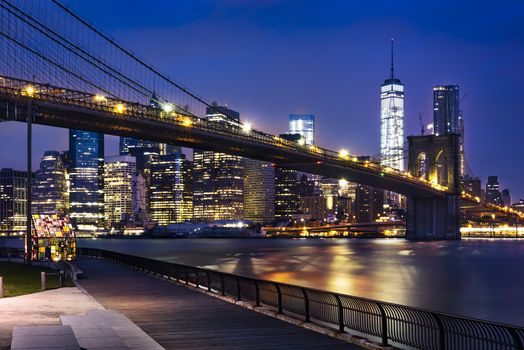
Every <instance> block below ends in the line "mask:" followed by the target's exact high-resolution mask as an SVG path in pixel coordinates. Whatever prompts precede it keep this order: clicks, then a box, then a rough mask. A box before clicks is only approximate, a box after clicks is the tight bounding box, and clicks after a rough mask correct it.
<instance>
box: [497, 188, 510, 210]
mask: <svg viewBox="0 0 524 350" xmlns="http://www.w3.org/2000/svg"><path fill="white" fill-rule="evenodd" d="M500 201H501V204H502V205H503V206H505V207H510V206H511V194H510V193H509V190H508V189H507V188H505V189H503V190H502V192H500Z"/></svg>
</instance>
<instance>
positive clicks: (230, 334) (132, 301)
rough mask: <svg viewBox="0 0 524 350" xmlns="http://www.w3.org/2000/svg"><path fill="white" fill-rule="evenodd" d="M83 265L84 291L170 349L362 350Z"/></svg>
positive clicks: (98, 265)
mask: <svg viewBox="0 0 524 350" xmlns="http://www.w3.org/2000/svg"><path fill="white" fill-rule="evenodd" d="M78 265H79V266H80V268H81V269H82V270H83V271H84V275H85V278H83V279H81V280H79V284H80V285H81V286H82V287H84V288H85V289H86V290H87V291H88V292H89V293H91V295H93V296H94V297H95V298H96V299H97V300H98V301H99V302H100V303H101V304H102V305H104V306H105V307H106V308H110V309H115V310H118V311H119V312H121V313H122V314H124V315H125V316H127V317H128V318H129V319H131V320H132V321H133V322H135V323H136V324H137V325H138V326H139V327H140V328H142V329H143V330H144V331H145V332H146V333H148V334H149V335H150V336H151V337H153V338H154V339H155V340H156V341H157V342H158V343H160V344H161V345H162V346H164V347H165V348H166V349H250V350H252V349H361V348H360V347H358V346H355V345H351V344H347V343H345V342H342V341H340V340H337V339H333V338H330V337H328V336H324V335H321V334H318V333H315V332H313V331H309V330H307V329H303V328H300V327H298V326H295V325H291V324H288V323H286V322H283V321H280V320H277V319H274V318H271V317H269V316H265V315H262V314H259V313H257V312H253V311H251V310H247V309H244V308H242V307H240V306H237V305H233V304H230V303H227V302H225V301H222V300H219V299H216V298H213V297H210V296H206V295H204V294H201V293H198V292H195V291H192V290H190V289H188V288H185V287H183V286H179V285H176V284H174V283H171V282H169V281H165V280H162V279H157V278H154V277H151V276H147V275H145V274H143V273H140V272H138V271H135V270H132V269H128V268H125V267H122V266H120V265H117V264H113V263H109V262H105V261H101V260H97V259H90V258H82V259H79V261H78Z"/></svg>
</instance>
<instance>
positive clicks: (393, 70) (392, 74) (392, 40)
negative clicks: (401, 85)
mask: <svg viewBox="0 0 524 350" xmlns="http://www.w3.org/2000/svg"><path fill="white" fill-rule="evenodd" d="M393 43H394V39H393V38H391V79H393V77H394V73H395V68H394V66H393V63H394V61H393Z"/></svg>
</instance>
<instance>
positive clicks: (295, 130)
mask: <svg viewBox="0 0 524 350" xmlns="http://www.w3.org/2000/svg"><path fill="white" fill-rule="evenodd" d="M289 132H290V133H291V134H299V135H301V136H304V138H305V139H306V145H314V144H315V116H314V115H313V114H290V115H289Z"/></svg>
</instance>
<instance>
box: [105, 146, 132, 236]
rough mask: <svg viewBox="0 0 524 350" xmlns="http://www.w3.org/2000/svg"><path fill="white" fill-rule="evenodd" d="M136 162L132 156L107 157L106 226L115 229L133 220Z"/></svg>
mask: <svg viewBox="0 0 524 350" xmlns="http://www.w3.org/2000/svg"><path fill="white" fill-rule="evenodd" d="M135 173H136V160H135V158H134V157H131V156H114V157H107V158H106V159H105V165H104V199H105V205H104V213H105V224H106V226H107V227H108V228H114V227H117V226H119V225H120V224H121V223H124V222H126V221H129V220H131V219H132V218H133V181H134V178H135V176H136V175H135Z"/></svg>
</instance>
